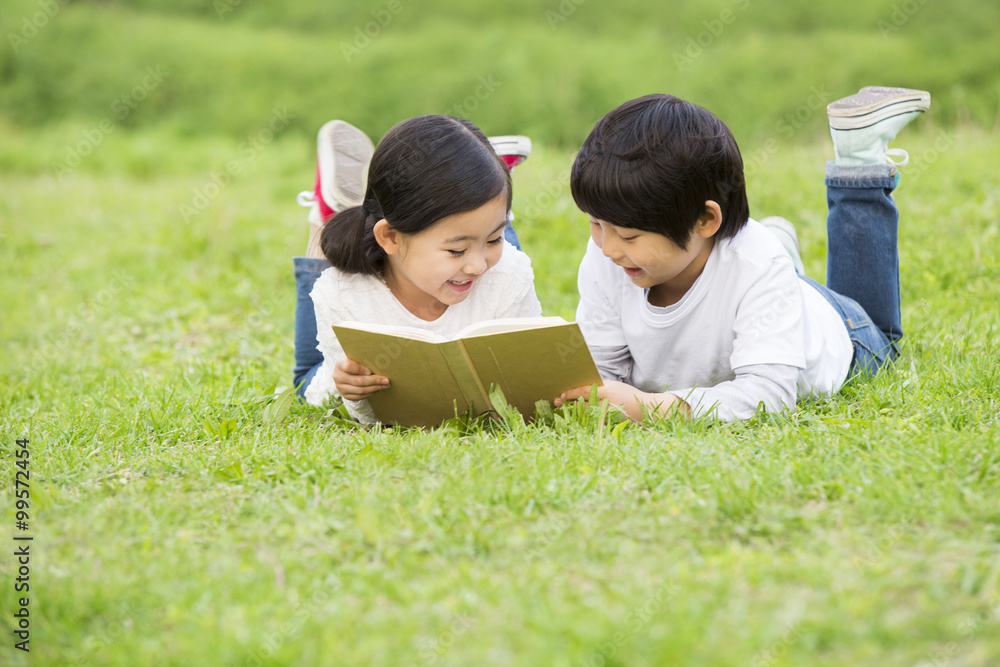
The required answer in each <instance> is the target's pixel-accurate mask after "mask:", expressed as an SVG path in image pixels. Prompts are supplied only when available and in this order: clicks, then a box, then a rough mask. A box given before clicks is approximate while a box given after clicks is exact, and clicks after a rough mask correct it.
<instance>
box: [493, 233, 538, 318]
mask: <svg viewBox="0 0 1000 667" xmlns="http://www.w3.org/2000/svg"><path fill="white" fill-rule="evenodd" d="M504 260H506V264H507V266H506V267H505V269H506V271H505V274H506V275H505V276H504V278H503V279H502V280H500V281H499V282H498V283H497V289H499V290H500V291H501V295H502V298H500V299H497V303H498V305H499V308H497V310H496V311H495V312H494V313H493V317H494V319H499V318H501V317H538V316H539V315H541V314H542V304H541V303H539V301H538V296H537V295H536V294H535V272H534V270H533V269H532V268H531V259H530V258H529V257H528V256H527V255H526V254H524V253H523V252H521V251H520V250H518V249H517V248H515V247H514V246H512V245H509V244H508V245H507V246H505V247H504ZM501 261H503V260H501Z"/></svg>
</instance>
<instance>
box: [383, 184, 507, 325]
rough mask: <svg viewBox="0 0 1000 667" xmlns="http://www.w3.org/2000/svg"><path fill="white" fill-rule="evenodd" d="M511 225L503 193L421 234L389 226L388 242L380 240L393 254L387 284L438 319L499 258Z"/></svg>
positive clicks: (408, 304) (412, 307)
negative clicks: (505, 234)
mask: <svg viewBox="0 0 1000 667" xmlns="http://www.w3.org/2000/svg"><path fill="white" fill-rule="evenodd" d="M386 224H388V223H386ZM506 225H507V199H506V196H504V195H500V196H498V197H496V198H495V199H492V200H490V201H489V202H487V203H485V204H483V205H482V206H480V207H479V208H477V209H474V210H472V211H466V212H465V213H456V214H455V215H449V216H448V217H446V218H442V219H441V220H438V221H437V222H436V223H434V224H433V225H431V226H430V227H428V228H427V229H425V230H424V231H422V232H419V233H417V234H403V233H401V232H398V231H396V230H393V229H391V227H390V228H388V229H387V230H385V231H384V232H383V239H384V242H383V239H380V240H379V244H380V245H382V247H383V248H384V249H385V251H386V253H387V254H388V256H389V261H388V263H387V265H386V272H385V282H386V285H388V286H389V289H390V290H391V291H392V293H393V295H394V296H395V297H396V298H397V299H398V300H399V302H400V303H401V304H403V306H404V307H405V308H406V309H407V310H409V311H410V312H411V313H413V314H414V315H416V316H417V317H419V318H421V319H424V320H428V321H430V320H436V319H437V318H438V317H440V316H441V315H443V314H444V311H445V310H447V308H448V306H452V305H454V304H456V303H461V302H462V301H464V300H465V299H466V298H468V296H469V294H470V293H471V292H472V290H473V289H475V285H476V281H477V280H478V279H479V278H480V276H482V275H483V274H484V273H486V272H487V271H489V270H490V269H491V268H493V267H494V266H496V263H497V262H499V261H500V256H501V254H502V253H503V231H504V227H506ZM378 236H379V235H378V234H376V238H378Z"/></svg>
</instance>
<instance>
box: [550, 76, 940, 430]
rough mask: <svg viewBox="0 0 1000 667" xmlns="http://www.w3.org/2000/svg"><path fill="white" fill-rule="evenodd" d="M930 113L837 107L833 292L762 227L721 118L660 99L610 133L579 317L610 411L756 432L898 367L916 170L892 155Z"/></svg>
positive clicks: (897, 107) (900, 92)
mask: <svg viewBox="0 0 1000 667" xmlns="http://www.w3.org/2000/svg"><path fill="white" fill-rule="evenodd" d="M929 106H930V95H929V94H928V93H926V92H923V91H917V90H908V89H903V88H871V87H869V88H863V89H862V90H861V91H860V92H858V93H856V94H855V95H852V96H850V97H847V98H844V99H842V100H839V101H837V102H834V103H832V104H830V105H829V107H828V109H827V111H828V116H829V119H830V128H831V135H832V137H833V145H834V151H835V157H836V159H835V160H834V161H833V162H828V163H827V167H826V186H827V202H828V206H829V212H828V215H827V234H828V246H829V252H828V259H827V285H821V284H819V283H818V282H816V281H814V280H812V279H810V278H808V277H806V276H805V275H802V272H801V259H799V257H798V239H797V237H796V235H795V228H794V227H793V226H792V225H791V223H789V222H788V221H787V220H783V219H781V218H769V219H765V220H763V221H762V222H763V224H762V223H758V222H756V221H754V220H752V219H750V218H749V209H748V205H747V196H746V187H745V183H744V177H743V161H742V158H741V156H740V152H739V148H738V147H737V145H736V141H735V140H734V139H733V135H732V133H731V132H730V131H729V128H728V127H726V125H725V123H723V122H722V121H721V120H719V119H718V118H717V117H716V116H714V115H713V114H711V113H710V112H708V111H706V110H705V109H702V108H701V107H698V106H696V105H694V104H691V103H689V102H686V101H684V100H681V99H678V98H676V97H673V96H671V95H649V96H646V97H642V98H639V99H635V100H632V101H630V102H626V103H625V104H623V105H622V106H620V107H618V108H617V109H615V110H613V111H611V112H610V113H608V114H607V115H606V116H605V117H604V118H602V119H601V120H600V121H598V123H597V124H596V125H595V127H594V129H593V131H592V132H591V133H590V135H589V136H588V137H587V139H586V141H585V142H584V144H583V147H582V148H581V149H580V152H579V154H578V155H577V158H576V161H575V162H574V164H573V170H572V174H571V187H572V193H573V198H574V199H575V201H576V203H577V205H578V206H579V207H580V209H581V210H583V211H584V212H585V213H587V214H588V215H589V216H590V230H591V241H590V242H589V243H588V246H587V252H586V255H585V256H584V258H583V261H582V262H581V264H580V269H579V278H578V286H579V290H580V304H579V306H578V308H577V313H576V319H577V321H578V322H579V324H580V327H581V329H582V331H583V334H584V337H585V338H586V340H587V343H588V345H589V347H590V349H591V352H592V353H593V355H594V358H595V360H596V361H597V365H598V368H599V369H600V371H601V375H602V376H603V377H604V378H606V379H607V380H608V381H606V382H605V384H604V386H603V387H601V388H600V389H599V391H598V395H599V396H600V398H601V399H607V400H609V401H610V402H611V403H612V404H616V405H619V406H621V407H622V408H623V409H624V410H625V412H626V413H627V414H628V415H629V416H631V417H632V418H633V419H636V420H639V419H642V418H643V416H644V413H646V414H649V415H653V416H657V415H668V414H671V413H674V412H681V413H683V414H687V415H692V416H695V417H700V416H702V415H706V414H712V415H715V416H717V417H719V418H721V419H724V420H737V419H748V418H749V417H751V416H753V415H754V413H756V412H757V410H758V409H759V408H760V407H761V406H763V407H764V408H765V409H766V410H768V411H774V412H777V411H781V410H784V409H788V408H791V407H793V406H794V405H795V403H796V400H797V397H799V396H803V397H805V396H829V395H832V394H834V393H836V392H837V391H838V390H839V389H840V388H841V386H843V384H844V383H845V382H846V381H847V380H848V379H850V378H852V377H854V376H856V375H860V374H874V373H875V372H877V371H878V370H879V369H880V368H882V367H883V366H884V365H885V364H887V363H888V362H890V361H891V360H893V359H894V358H896V356H898V354H899V350H898V347H897V343H898V341H899V339H900V338H901V336H902V327H901V324H900V292H899V259H898V249H897V229H898V223H899V212H898V210H897V209H896V205H895V203H894V202H893V200H892V196H891V193H892V191H893V189H894V188H895V187H896V185H897V183H898V180H899V174H898V171H897V167H899V166H902V165H903V164H906V159H905V152H901V151H897V150H894V149H888V144H889V142H890V141H892V140H893V139H894V138H895V136H896V134H897V133H898V132H899V130H900V129H902V128H903V126H905V125H906V124H907V123H908V122H909V121H910V120H912V119H913V118H914V117H916V116H917V115H919V114H920V113H922V112H923V111H925V110H926V109H927V108H928V107H929ZM889 154H892V155H900V154H901V155H903V156H904V159H903V160H902V161H900V162H899V163H895V162H892V160H891V159H890V158H889V157H888V155H889ZM783 246H784V247H783ZM797 267H798V268H797ZM589 392H590V388H589V387H580V388H578V389H574V390H572V391H569V392H566V393H564V394H563V395H562V396H561V397H560V400H558V401H556V405H560V404H561V403H562V402H563V401H569V400H575V399H577V398H580V397H584V398H585V397H587V395H588V394H589Z"/></svg>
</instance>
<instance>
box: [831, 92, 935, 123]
mask: <svg viewBox="0 0 1000 667" xmlns="http://www.w3.org/2000/svg"><path fill="white" fill-rule="evenodd" d="M930 105H931V94H930V93H928V92H927V91H924V90H912V89H909V88H878V87H873V86H869V87H866V88H862V89H861V90H860V91H858V92H857V93H855V94H854V95H851V96H850V97H845V98H843V99H841V100H837V101H836V102H832V103H831V104H830V105H828V106H827V107H826V113H827V117H828V118H829V119H830V127H831V128H833V129H834V130H860V129H863V128H866V127H870V126H872V125H874V124H875V123H878V122H880V121H883V120H885V119H886V118H892V117H893V116H898V115H900V114H905V113H911V112H914V111H916V112H922V111H926V110H927V109H928V108H930Z"/></svg>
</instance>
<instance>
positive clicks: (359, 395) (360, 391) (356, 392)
mask: <svg viewBox="0 0 1000 667" xmlns="http://www.w3.org/2000/svg"><path fill="white" fill-rule="evenodd" d="M383 389H388V387H386V386H384V385H376V386H371V387H351V388H347V387H345V391H342V392H340V395H341V396H343V397H344V398H346V399H347V400H349V401H362V400H364V399H366V398H369V397H371V396H372V394H377V393H378V392H380V391H382V390H383Z"/></svg>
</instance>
